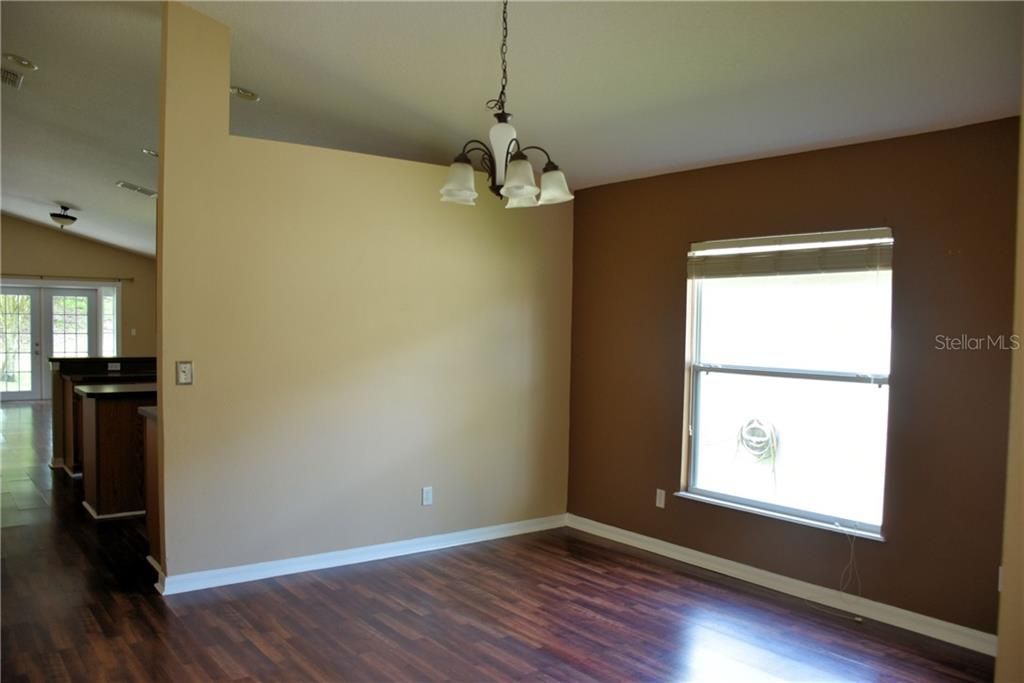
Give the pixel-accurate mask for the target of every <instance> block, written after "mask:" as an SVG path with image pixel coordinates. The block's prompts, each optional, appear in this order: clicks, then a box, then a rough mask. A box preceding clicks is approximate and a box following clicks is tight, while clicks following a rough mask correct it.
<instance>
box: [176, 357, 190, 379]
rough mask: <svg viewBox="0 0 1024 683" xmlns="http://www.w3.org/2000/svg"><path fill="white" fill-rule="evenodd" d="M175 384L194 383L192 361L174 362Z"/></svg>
mask: <svg viewBox="0 0 1024 683" xmlns="http://www.w3.org/2000/svg"><path fill="white" fill-rule="evenodd" d="M174 370H175V377H174V383H175V384H192V361H190V360H179V361H177V362H176V363H175V364H174Z"/></svg>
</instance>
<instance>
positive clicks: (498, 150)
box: [490, 123, 516, 185]
mask: <svg viewBox="0 0 1024 683" xmlns="http://www.w3.org/2000/svg"><path fill="white" fill-rule="evenodd" d="M490 139H491V152H492V153H493V154H494V166H495V168H494V179H495V180H496V181H497V183H498V185H504V184H505V160H506V159H507V158H508V146H509V145H510V144H512V141H513V140H515V139H516V129H515V128H514V127H513V126H512V124H511V123H496V124H494V125H493V126H491V133H490Z"/></svg>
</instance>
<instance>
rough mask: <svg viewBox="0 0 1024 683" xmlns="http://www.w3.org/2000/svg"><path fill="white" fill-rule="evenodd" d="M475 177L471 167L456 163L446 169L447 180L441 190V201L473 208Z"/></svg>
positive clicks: (475, 193) (459, 162)
mask: <svg viewBox="0 0 1024 683" xmlns="http://www.w3.org/2000/svg"><path fill="white" fill-rule="evenodd" d="M476 197H477V192H476V177H475V174H474V173H473V167H472V166H470V165H469V164H467V163H464V162H461V161H456V162H455V163H454V164H452V165H451V166H449V167H448V180H447V182H445V184H444V187H442V188H441V201H442V202H454V203H455V204H468V205H469V206H473V205H474V202H473V200H474V199H476Z"/></svg>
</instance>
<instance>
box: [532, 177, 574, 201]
mask: <svg viewBox="0 0 1024 683" xmlns="http://www.w3.org/2000/svg"><path fill="white" fill-rule="evenodd" d="M572 198H573V194H572V192H570V191H569V183H567V182H566V180H565V174H564V173H562V172H561V171H559V170H554V171H545V172H544V175H542V176H541V177H540V203H541V204H561V203H562V202H567V201H569V200H570V199H572Z"/></svg>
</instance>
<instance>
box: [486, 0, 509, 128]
mask: <svg viewBox="0 0 1024 683" xmlns="http://www.w3.org/2000/svg"><path fill="white" fill-rule="evenodd" d="M499 52H500V54H501V89H500V90H499V91H498V96H497V97H496V98H494V99H493V100H488V101H487V108H488V109H494V110H497V111H499V112H501V113H502V114H504V113H505V101H506V98H505V89H506V88H507V87H508V0H502V3H501V49H500V51H499Z"/></svg>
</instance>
